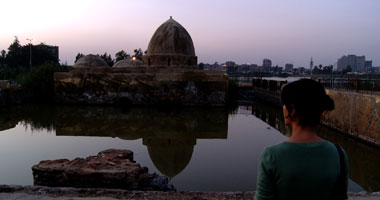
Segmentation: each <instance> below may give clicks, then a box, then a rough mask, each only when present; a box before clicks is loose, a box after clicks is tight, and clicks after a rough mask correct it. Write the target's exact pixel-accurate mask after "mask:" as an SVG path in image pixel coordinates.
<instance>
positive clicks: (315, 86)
mask: <svg viewBox="0 0 380 200" xmlns="http://www.w3.org/2000/svg"><path fill="white" fill-rule="evenodd" d="M281 103H282V105H285V106H286V108H287V109H288V111H289V112H290V111H291V110H292V109H295V114H294V115H295V116H294V117H299V120H300V121H299V123H300V125H308V126H315V125H317V124H318V123H319V122H320V119H321V115H322V113H323V111H325V110H328V111H331V110H333V109H334V101H333V100H332V99H331V98H330V96H328V95H327V94H326V91H325V89H324V88H323V86H322V84H320V83H318V82H316V81H314V80H311V79H300V80H297V81H294V82H291V83H288V84H286V85H284V87H283V88H282V90H281Z"/></svg>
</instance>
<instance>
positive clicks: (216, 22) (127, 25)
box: [0, 0, 380, 67]
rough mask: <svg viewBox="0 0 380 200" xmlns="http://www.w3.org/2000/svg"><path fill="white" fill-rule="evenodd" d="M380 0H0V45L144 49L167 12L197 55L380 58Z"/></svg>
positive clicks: (218, 58) (304, 61) (275, 60)
mask: <svg viewBox="0 0 380 200" xmlns="http://www.w3.org/2000/svg"><path fill="white" fill-rule="evenodd" d="M379 10H380V1H379V0H228V1H227V0H190V1H189V0H33V1H32V0H0V16H1V18H2V20H1V23H0V50H2V49H5V50H7V49H8V47H9V45H10V44H11V43H12V42H13V40H14V36H17V37H18V39H19V40H20V42H21V44H22V45H24V44H27V43H28V41H27V39H31V38H32V39H34V40H33V42H32V43H33V44H39V43H41V42H43V43H46V44H49V45H57V46H59V51H60V52H59V53H60V55H59V57H60V61H61V62H62V63H68V64H73V63H74V60H75V56H76V54H77V53H83V54H90V53H91V54H103V53H104V52H107V53H109V54H111V55H112V56H113V57H114V55H115V53H116V52H118V51H120V50H124V51H127V53H132V52H133V50H134V49H137V48H142V49H143V50H146V49H147V46H148V43H149V41H150V38H151V37H152V35H153V33H154V31H155V30H156V29H157V28H158V27H159V25H161V24H162V23H163V22H165V21H166V20H167V19H169V17H170V16H173V18H174V19H175V20H176V21H178V22H179V23H180V24H182V25H183V26H184V27H185V28H186V30H187V31H188V32H189V33H190V35H191V37H192V39H193V42H194V47H195V53H196V55H197V56H198V62H204V63H214V62H219V63H223V62H225V61H230V60H232V61H235V62H236V63H238V64H258V65H261V64H262V60H263V59H264V58H269V59H271V60H272V64H273V65H279V66H284V65H285V64H286V63H291V64H294V66H295V67H308V66H309V62H310V58H311V57H313V60H314V64H317V65H319V64H322V65H335V64H336V62H337V60H338V58H340V57H341V56H343V55H347V54H356V55H365V56H366V59H367V60H372V61H373V65H374V66H380V12H379Z"/></svg>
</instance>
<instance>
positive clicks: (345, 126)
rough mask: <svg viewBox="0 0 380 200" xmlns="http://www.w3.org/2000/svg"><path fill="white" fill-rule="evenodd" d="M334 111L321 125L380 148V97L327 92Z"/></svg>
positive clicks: (354, 93) (347, 92)
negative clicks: (332, 100) (333, 104)
mask: <svg viewBox="0 0 380 200" xmlns="http://www.w3.org/2000/svg"><path fill="white" fill-rule="evenodd" d="M327 93H328V95H330V96H331V97H332V98H333V99H334V102H335V109H334V110H333V111H332V112H330V113H329V114H328V115H327V116H326V117H325V119H324V120H323V123H324V124H326V125H328V126H330V127H332V128H335V129H338V130H340V131H342V132H344V133H347V134H349V135H351V136H354V137H356V138H360V139H362V140H364V141H367V142H369V143H372V144H375V145H377V146H380V96H377V95H368V94H362V93H357V92H349V91H339V90H327Z"/></svg>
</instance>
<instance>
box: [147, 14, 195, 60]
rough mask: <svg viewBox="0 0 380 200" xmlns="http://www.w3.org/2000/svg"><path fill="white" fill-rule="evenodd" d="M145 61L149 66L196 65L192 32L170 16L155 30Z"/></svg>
mask: <svg viewBox="0 0 380 200" xmlns="http://www.w3.org/2000/svg"><path fill="white" fill-rule="evenodd" d="M143 62H144V64H145V65H148V66H190V67H194V66H196V65H197V57H196V56H195V50H194V44H193V40H192V39H191V36H190V34H189V33H188V32H187V31H186V29H185V28H184V27H183V26H182V25H181V24H179V23H178V22H177V21H175V20H174V19H173V18H172V17H170V19H169V20H167V21H166V22H164V23H163V24H162V25H161V26H160V27H158V29H157V30H156V32H154V34H153V36H152V38H151V39H150V42H149V45H148V50H147V55H145V56H144V57H143Z"/></svg>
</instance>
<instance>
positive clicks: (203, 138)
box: [0, 103, 380, 192]
mask: <svg viewBox="0 0 380 200" xmlns="http://www.w3.org/2000/svg"><path fill="white" fill-rule="evenodd" d="M320 132H321V133H323V134H322V136H323V137H325V138H327V139H328V140H331V141H333V142H336V143H339V144H341V145H342V146H343V147H344V149H345V150H346V152H347V154H348V156H349V159H350V166H351V171H350V179H351V180H350V186H349V189H350V191H356V192H358V191H362V190H366V191H369V192H373V191H379V190H380V172H379V170H378V169H379V166H380V151H379V150H378V149H375V148H372V147H370V146H368V145H364V144H362V143H359V142H357V141H355V140H353V139H350V138H346V137H343V136H342V135H341V134H339V133H336V132H334V131H331V130H328V129H326V128H321V130H320ZM286 135H289V130H288V129H287V128H286V127H285V126H284V124H283V119H282V115H281V109H278V108H274V107H271V106H269V105H266V104H259V103H255V104H253V105H252V106H244V107H239V108H237V109H236V110H227V109H224V108H183V109H159V108H130V109H123V108H118V107H74V106H61V107H55V106H36V105H34V106H18V107H11V108H6V109H0V163H1V164H0V184H18V185H32V184H33V177H32V170H31V167H32V166H33V165H35V164H38V163H39V162H40V161H41V160H49V159H61V158H67V159H74V158H76V157H87V156H90V155H96V154H97V153H98V152H99V151H102V150H105V149H110V148H117V149H130V150H132V151H133V152H134V156H135V160H136V161H137V162H138V163H140V164H141V165H143V166H147V167H148V168H149V170H150V172H156V173H159V174H162V175H167V176H169V177H171V181H172V183H173V184H174V185H175V187H176V188H177V189H178V190H193V191H194V190H195V191H252V190H255V185H256V171H257V163H258V159H259V155H260V154H261V152H262V151H263V150H264V148H265V147H266V146H269V145H273V144H278V143H280V142H282V141H284V140H286V138H287V136H286Z"/></svg>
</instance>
